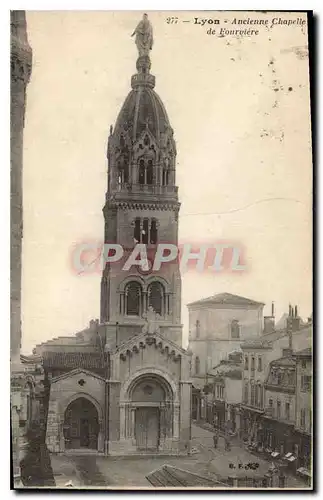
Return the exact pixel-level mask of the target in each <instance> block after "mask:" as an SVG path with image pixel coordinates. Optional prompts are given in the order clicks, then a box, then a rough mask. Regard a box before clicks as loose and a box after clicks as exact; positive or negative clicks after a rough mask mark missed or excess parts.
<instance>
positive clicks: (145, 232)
mask: <svg viewBox="0 0 323 500" xmlns="http://www.w3.org/2000/svg"><path fill="white" fill-rule="evenodd" d="M148 237H149V221H148V219H144V220H143V224H142V238H141V242H142V243H144V244H145V245H148Z"/></svg>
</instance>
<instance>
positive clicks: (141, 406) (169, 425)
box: [129, 374, 173, 452]
mask: <svg viewBox="0 0 323 500" xmlns="http://www.w3.org/2000/svg"><path fill="white" fill-rule="evenodd" d="M129 396H130V398H129V399H130V405H129V406H130V408H129V409H130V411H131V414H132V420H133V423H132V426H131V427H132V428H133V432H132V437H133V438H134V441H135V445H136V448H137V450H139V451H152V452H154V451H157V450H158V449H159V448H160V445H161V444H162V443H164V442H165V439H167V438H168V437H172V435H173V396H172V391H171V388H170V387H168V384H167V382H166V380H164V379H162V378H161V377H159V376H154V375H152V374H147V375H144V376H141V377H139V378H138V379H136V380H135V381H134V382H133V384H132V386H131V388H130V391H129Z"/></svg>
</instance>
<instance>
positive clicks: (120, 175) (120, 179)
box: [118, 161, 124, 186]
mask: <svg viewBox="0 0 323 500" xmlns="http://www.w3.org/2000/svg"><path fill="white" fill-rule="evenodd" d="M123 183H124V170H123V168H122V165H121V162H120V161H118V185H119V186H121V185H122V184H123Z"/></svg>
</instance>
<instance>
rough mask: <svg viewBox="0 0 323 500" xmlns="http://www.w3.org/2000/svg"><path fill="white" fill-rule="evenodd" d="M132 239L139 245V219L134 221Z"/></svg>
mask: <svg viewBox="0 0 323 500" xmlns="http://www.w3.org/2000/svg"><path fill="white" fill-rule="evenodd" d="M133 237H134V239H135V241H136V242H137V243H140V240H141V239H140V219H136V220H135V229H134V234H133Z"/></svg>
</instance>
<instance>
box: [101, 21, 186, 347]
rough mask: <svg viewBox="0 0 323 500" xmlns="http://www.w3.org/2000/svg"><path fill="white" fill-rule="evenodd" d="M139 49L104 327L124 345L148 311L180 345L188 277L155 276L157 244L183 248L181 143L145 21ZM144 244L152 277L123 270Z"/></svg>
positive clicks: (108, 228)
mask: <svg viewBox="0 0 323 500" xmlns="http://www.w3.org/2000/svg"><path fill="white" fill-rule="evenodd" d="M134 34H136V45H137V48H138V52H139V57H138V59H137V63H136V68H137V73H136V74H135V75H133V76H132V78H131V88H132V90H131V91H130V93H129V94H128V96H127V97H126V100H125V102H124V105H123V107H122V109H121V111H120V113H119V116H118V118H117V121H116V123H115V126H114V128H113V127H112V126H111V127H110V135H109V139H108V150H107V158H108V186H107V192H106V200H105V205H104V208H103V214H104V221H105V227H104V241H105V243H118V244H120V245H121V246H122V248H123V250H124V258H123V259H122V261H120V262H119V263H118V264H117V263H111V264H107V265H106V267H105V269H104V270H103V274H102V280H101V323H105V324H106V332H107V339H108V340H109V342H110V344H114V342H115V343H116V344H117V345H120V344H121V343H122V342H124V341H126V340H128V339H129V338H130V337H132V336H133V335H136V334H139V333H141V331H143V328H144V326H145V322H146V317H147V313H148V312H150V313H151V312H152V311H153V312H154V314H155V316H156V322H157V324H158V328H159V330H160V332H161V333H162V334H163V335H164V336H166V337H168V338H170V339H171V340H173V341H174V342H176V343H177V344H179V345H181V343H182V326H181V277H180V272H179V265H178V262H175V261H174V262H171V263H163V264H162V267H161V268H160V270H159V271H153V270H152V269H151V268H152V262H153V260H154V256H155V252H156V250H157V245H158V244H159V243H171V244H174V245H177V244H178V213H179V209H180V203H179V201H178V187H177V186H176V175H175V174H176V171H175V166H176V144H175V140H174V133H173V129H172V127H171V125H170V122H169V119H168V116H167V113H166V110H165V107H164V105H163V103H162V101H161V99H160V97H159V96H158V95H157V94H156V92H155V91H154V88H155V77H154V76H153V75H152V74H151V73H150V69H151V61H150V57H149V54H150V50H151V48H152V27H151V25H150V22H149V21H148V19H147V16H146V18H145V17H144V20H143V21H141V23H139V25H138V27H137V29H136V30H135V32H134ZM137 244H144V245H145V248H146V250H147V256H148V261H149V263H150V269H149V271H143V270H142V269H141V268H140V267H139V266H137V265H136V266H132V267H131V268H130V269H128V270H124V269H123V264H124V263H125V261H126V260H127V258H128V257H129V255H130V254H131V253H132V251H133V250H134V248H135V246H136V245H137Z"/></svg>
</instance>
